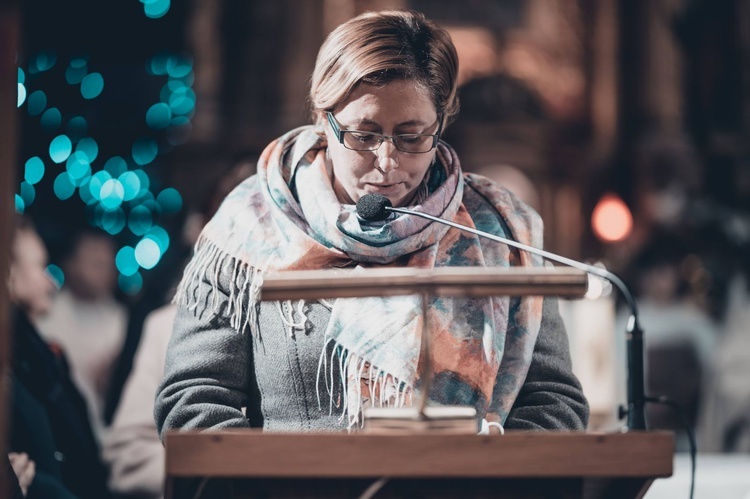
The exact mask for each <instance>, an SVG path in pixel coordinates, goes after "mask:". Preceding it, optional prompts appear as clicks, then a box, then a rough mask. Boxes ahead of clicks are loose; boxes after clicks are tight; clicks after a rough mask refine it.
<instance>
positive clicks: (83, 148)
mask: <svg viewBox="0 0 750 499" xmlns="http://www.w3.org/2000/svg"><path fill="white" fill-rule="evenodd" d="M76 151H78V152H82V153H83V154H85V155H86V157H87V158H88V159H89V163H93V162H94V160H96V157H97V156H98V155H99V144H97V143H96V141H95V140H94V139H92V138H91V137H86V138H83V139H81V140H80V141H79V142H78V144H77V145H76Z"/></svg>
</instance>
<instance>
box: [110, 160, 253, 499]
mask: <svg viewBox="0 0 750 499" xmlns="http://www.w3.org/2000/svg"><path fill="white" fill-rule="evenodd" d="M254 172H255V162H254V161H247V160H246V161H242V162H240V163H238V164H237V165H236V166H235V167H234V168H232V169H231V170H230V171H229V173H228V174H226V175H224V176H222V177H221V178H220V179H219V180H218V182H217V183H216V185H214V186H213V188H211V189H209V192H208V195H207V196H206V197H205V199H204V202H203V203H202V204H201V206H200V210H199V211H198V212H195V213H193V214H191V215H190V216H189V217H188V219H187V222H186V223H185V227H184V230H183V237H184V239H186V240H187V241H188V242H189V243H190V245H191V246H192V245H193V244H195V242H196V241H197V239H198V235H199V234H200V231H201V229H202V228H203V226H204V225H205V223H206V222H207V221H208V220H209V219H210V218H211V217H212V216H213V214H214V213H215V212H216V210H217V209H218V207H219V204H220V203H221V201H222V200H223V199H224V197H225V196H226V195H227V194H228V193H229V192H230V191H231V190H232V189H233V188H234V187H235V186H236V185H237V184H239V183H240V182H241V181H242V180H244V179H245V178H247V177H249V176H250V175H252V174H253V173H254ZM175 277H178V276H175ZM176 311H177V307H176V306H175V305H173V304H171V303H169V304H166V305H164V306H162V307H160V308H158V309H156V310H154V311H153V312H151V313H150V314H149V315H148V316H147V317H146V320H145V322H144V325H143V333H142V334H141V339H140V343H139V345H138V349H137V351H136V354H135V360H134V362H133V369H132V370H131V371H130V375H129V376H128V379H127V381H126V383H125V387H124V389H123V393H122V397H121V399H120V402H119V405H118V407H117V411H116V412H115V416H114V419H113V422H112V426H111V427H110V429H109V431H108V434H107V437H106V438H105V440H104V443H103V455H104V459H105V460H106V461H107V462H108V464H109V466H110V477H109V485H110V488H111V489H112V490H113V492H115V493H117V494H118V496H119V497H123V498H125V497H128V498H139V499H151V498H154V499H156V498H160V497H162V496H163V487H164V446H163V445H162V443H161V440H160V439H159V433H158V432H157V430H156V423H155V422H154V397H155V395H156V391H157V389H158V388H159V384H160V383H161V380H162V378H163V376H164V362H165V358H166V353H167V345H168V344H169V338H170V337H171V335H172V323H173V322H174V317H175V314H176Z"/></svg>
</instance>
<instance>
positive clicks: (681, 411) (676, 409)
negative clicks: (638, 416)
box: [646, 396, 698, 499]
mask: <svg viewBox="0 0 750 499" xmlns="http://www.w3.org/2000/svg"><path fill="white" fill-rule="evenodd" d="M646 402H648V403H651V404H661V405H664V406H666V407H669V408H670V409H671V410H672V412H673V413H674V414H675V415H676V416H677V417H678V418H679V419H680V423H682V426H683V427H684V429H685V433H687V437H688V443H689V447H690V495H689V496H688V497H689V498H690V499H693V495H694V494H695V466H696V459H697V452H698V446H697V445H696V443H695V430H694V428H693V425H691V424H690V421H688V418H687V416H686V415H685V413H686V411H685V408H684V407H682V406H681V405H680V404H678V403H677V402H674V401H673V400H669V399H668V398H667V397H664V396H660V397H646Z"/></svg>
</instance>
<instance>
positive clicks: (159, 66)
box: [146, 54, 169, 76]
mask: <svg viewBox="0 0 750 499" xmlns="http://www.w3.org/2000/svg"><path fill="white" fill-rule="evenodd" d="M167 59H169V56H167V54H158V55H155V56H154V57H152V58H151V61H149V62H148V64H147V65H146V70H147V71H148V72H149V73H151V74H152V75H157V76H161V75H165V74H167Z"/></svg>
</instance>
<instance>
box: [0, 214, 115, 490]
mask: <svg viewBox="0 0 750 499" xmlns="http://www.w3.org/2000/svg"><path fill="white" fill-rule="evenodd" d="M46 265H47V251H46V249H45V247H44V244H43V243H42V240H41V239H40V238H39V236H38V235H37V233H36V231H35V230H34V229H33V227H32V226H31V224H30V222H28V221H27V220H26V219H24V218H22V217H19V218H18V219H17V227H16V232H15V237H14V240H13V246H12V251H11V266H10V275H9V279H8V286H9V295H10V300H11V304H12V307H13V347H14V348H13V358H12V361H13V364H12V376H11V383H10V386H11V400H12V403H11V406H12V410H11V414H10V416H11V419H10V420H11V425H10V427H11V430H10V433H9V446H10V450H11V451H12V452H13V453H14V454H13V455H12V458H11V462H12V463H13V461H15V465H16V466H18V467H19V470H20V469H23V470H25V471H24V472H21V476H19V482H21V484H22V485H23V486H25V485H28V493H27V497H28V498H37V497H38V498H45V499H49V498H75V497H79V498H81V499H85V498H91V499H103V498H107V497H109V492H108V490H107V488H106V470H105V468H104V465H103V464H102V462H101V461H100V457H99V448H98V445H97V442H96V440H95V438H94V435H93V433H92V429H91V425H90V423H89V418H88V411H87V408H86V403H85V401H84V399H83V398H82V396H81V394H80V393H79V392H78V390H77V389H76V387H75V386H74V384H73V382H72V381H71V379H70V377H69V375H68V372H67V371H66V369H65V365H64V364H63V363H62V362H61V359H59V358H58V357H57V356H56V355H55V354H54V353H53V352H52V351H51V350H50V348H49V346H48V345H47V343H45V341H44V340H43V339H42V337H41V336H40V335H39V333H38V332H37V331H36V329H35V328H34V326H33V325H32V322H31V320H30V319H38V318H40V317H42V316H44V314H46V313H47V312H48V311H49V309H50V307H51V297H52V293H53V291H54V285H53V283H52V282H51V281H50V279H49V277H48V276H47V273H46ZM22 454H26V455H27V456H28V458H29V459H30V460H31V461H33V467H34V471H35V472H34V474H33V478H31V480H30V483H29V484H27V483H26V482H27V481H28V474H29V467H28V466H29V465H28V462H27V463H26V465H24V463H23V459H22V457H21V456H20V455H22Z"/></svg>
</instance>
